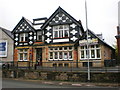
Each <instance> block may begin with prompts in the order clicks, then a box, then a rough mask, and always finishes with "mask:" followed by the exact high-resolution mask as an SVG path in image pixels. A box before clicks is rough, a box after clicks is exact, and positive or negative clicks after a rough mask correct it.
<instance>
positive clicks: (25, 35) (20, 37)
mask: <svg viewBox="0 0 120 90" xmlns="http://www.w3.org/2000/svg"><path fill="white" fill-rule="evenodd" d="M26 37H27V40H26ZM22 38H23V40H22ZM19 41H20V42H27V41H28V33H20V36H19Z"/></svg>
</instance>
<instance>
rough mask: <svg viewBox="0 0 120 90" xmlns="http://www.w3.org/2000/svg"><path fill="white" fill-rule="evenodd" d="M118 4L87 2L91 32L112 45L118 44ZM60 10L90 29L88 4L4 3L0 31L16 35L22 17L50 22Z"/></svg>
mask: <svg viewBox="0 0 120 90" xmlns="http://www.w3.org/2000/svg"><path fill="white" fill-rule="evenodd" d="M118 1H120V0H87V10H88V28H89V29H90V30H92V31H93V32H95V33H96V34H99V33H102V34H103V38H104V39H105V41H106V42H107V43H108V44H110V45H112V44H115V42H116V39H115V35H117V29H116V27H117V25H118ZM59 6H61V7H62V8H63V9H64V10H65V11H66V12H68V13H69V14H70V15H71V16H73V17H74V18H75V19H77V20H81V21H82V25H83V27H84V29H86V28H85V26H86V24H85V23H86V22H85V21H86V20H85V0H0V27H3V28H6V29H8V30H11V31H12V30H13V28H14V27H15V26H16V24H18V22H19V20H20V19H21V18H22V16H24V17H25V18H27V19H29V20H31V21H32V19H34V18H41V17H47V18H49V17H50V15H52V14H53V12H54V11H55V10H56V9H57V8H58V7H59Z"/></svg>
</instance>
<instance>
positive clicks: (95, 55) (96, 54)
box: [80, 45, 101, 59]
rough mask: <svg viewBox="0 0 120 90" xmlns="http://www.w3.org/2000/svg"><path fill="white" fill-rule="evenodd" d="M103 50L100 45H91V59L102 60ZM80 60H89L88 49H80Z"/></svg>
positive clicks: (84, 47) (82, 47) (83, 47)
mask: <svg viewBox="0 0 120 90" xmlns="http://www.w3.org/2000/svg"><path fill="white" fill-rule="evenodd" d="M100 58H101V50H100V46H99V45H90V46H89V59H100ZM80 59H87V47H86V46H81V47H80Z"/></svg>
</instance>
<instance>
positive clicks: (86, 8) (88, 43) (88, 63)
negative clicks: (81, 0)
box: [85, 0, 90, 81]
mask: <svg viewBox="0 0 120 90" xmlns="http://www.w3.org/2000/svg"><path fill="white" fill-rule="evenodd" d="M85 14H86V34H87V59H88V81H90V60H89V42H88V21H87V2H86V0H85Z"/></svg>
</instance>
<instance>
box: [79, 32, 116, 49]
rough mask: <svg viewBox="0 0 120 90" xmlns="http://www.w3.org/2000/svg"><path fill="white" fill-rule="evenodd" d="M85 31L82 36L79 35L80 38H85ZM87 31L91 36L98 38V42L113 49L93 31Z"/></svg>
mask: <svg viewBox="0 0 120 90" xmlns="http://www.w3.org/2000/svg"><path fill="white" fill-rule="evenodd" d="M86 32H87V31H85V33H84V35H83V37H81V38H80V40H81V39H83V38H85V37H86V36H87V33H86ZM88 33H89V34H91V35H92V36H94V37H95V38H98V40H99V41H100V42H102V43H103V44H104V45H106V46H108V47H110V48H111V49H114V48H113V47H112V46H110V45H109V44H108V43H106V42H105V41H104V39H101V38H100V37H98V36H97V35H96V34H95V33H94V32H93V31H91V30H88Z"/></svg>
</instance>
